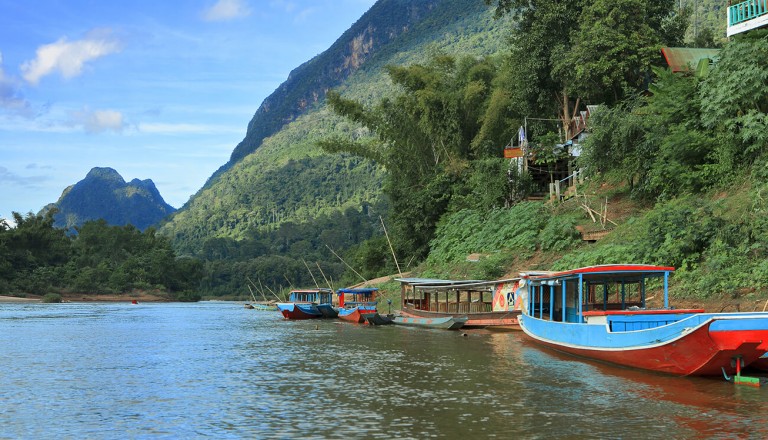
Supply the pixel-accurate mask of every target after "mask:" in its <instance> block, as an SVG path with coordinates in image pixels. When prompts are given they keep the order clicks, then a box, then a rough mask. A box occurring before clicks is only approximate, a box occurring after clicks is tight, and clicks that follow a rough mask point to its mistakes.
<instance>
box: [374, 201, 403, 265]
mask: <svg viewBox="0 0 768 440" xmlns="http://www.w3.org/2000/svg"><path fill="white" fill-rule="evenodd" d="M379 220H380V221H381V227H382V228H384V236H385V237H387V243H388V244H389V250H390V251H392V258H393V259H394V260H395V266H397V274H398V275H399V276H400V278H402V277H403V272H402V271H401V270H400V263H398V262H397V257H396V256H395V249H394V248H393V247H392V242H391V241H389V234H388V233H387V227H386V226H384V219H383V218H381V216H379Z"/></svg>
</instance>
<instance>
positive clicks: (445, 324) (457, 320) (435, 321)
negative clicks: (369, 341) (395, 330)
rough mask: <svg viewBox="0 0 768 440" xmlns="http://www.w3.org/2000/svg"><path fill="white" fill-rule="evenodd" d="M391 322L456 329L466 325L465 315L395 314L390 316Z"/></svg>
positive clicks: (412, 325)
mask: <svg viewBox="0 0 768 440" xmlns="http://www.w3.org/2000/svg"><path fill="white" fill-rule="evenodd" d="M392 323H393V324H397V325H407V326H411V327H427V328H436V329H444V330H458V329H460V328H462V327H464V325H466V323H467V317H466V316H464V317H455V316H445V317H442V318H409V317H405V316H395V317H394V318H392Z"/></svg>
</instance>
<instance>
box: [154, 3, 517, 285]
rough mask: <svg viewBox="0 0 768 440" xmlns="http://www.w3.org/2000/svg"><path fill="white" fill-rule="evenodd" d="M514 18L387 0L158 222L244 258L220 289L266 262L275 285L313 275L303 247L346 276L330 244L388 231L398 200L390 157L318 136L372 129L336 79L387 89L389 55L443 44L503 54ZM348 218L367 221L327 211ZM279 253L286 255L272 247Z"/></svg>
mask: <svg viewBox="0 0 768 440" xmlns="http://www.w3.org/2000/svg"><path fill="white" fill-rule="evenodd" d="M509 23H510V20H508V19H502V20H494V18H493V10H492V9H491V8H488V7H487V6H486V5H485V4H484V3H483V2H482V1H481V0H478V1H465V0H435V1H412V0H411V1H406V0H382V1H379V2H377V3H376V4H375V5H374V6H373V7H372V8H371V9H370V10H369V11H368V12H367V13H366V14H364V15H363V17H361V18H360V20H358V22H357V23H355V25H353V26H352V28H350V30H348V31H347V32H345V33H344V34H343V35H342V36H341V37H340V38H339V40H338V41H337V42H336V43H334V45H332V46H331V48H329V49H328V50H327V51H325V52H323V53H322V54H320V55H318V56H317V57H315V58H313V59H312V60H310V61H309V62H307V63H305V64H303V65H302V66H300V67H299V68H297V69H295V70H294V71H293V72H292V73H291V75H290V77H289V78H288V80H287V81H286V82H285V83H284V84H283V85H281V86H280V87H279V88H278V89H277V90H276V91H275V92H274V93H273V94H272V95H271V96H270V97H269V98H267V99H266V100H265V101H264V103H263V104H262V105H261V107H259V110H258V111H257V113H256V114H255V115H254V118H253V120H252V121H251V122H250V123H249V125H248V131H247V133H246V136H245V139H244V140H243V142H241V143H240V145H238V146H237V148H236V149H235V151H234V152H233V155H232V160H230V162H229V163H228V164H226V166H224V167H222V169H221V170H219V171H218V172H217V173H216V174H214V176H212V177H211V178H210V179H209V181H208V182H207V183H206V185H205V186H204V187H203V188H202V189H201V190H200V191H199V192H198V193H197V194H195V195H194V196H193V197H192V198H191V199H190V200H189V202H187V204H185V206H184V207H182V208H181V209H180V210H179V211H178V212H177V213H176V214H175V215H174V216H173V217H172V219H171V220H170V221H168V222H167V223H165V224H163V225H162V226H161V229H160V232H161V233H163V234H165V235H167V236H169V237H171V238H172V240H173V242H174V245H175V247H176V248H177V249H178V250H179V251H180V252H182V253H185V254H190V255H204V254H206V255H211V254H216V255H224V257H223V258H225V259H229V260H230V261H238V262H239V263H238V264H239V265H240V266H238V267H237V268H236V269H235V268H234V266H231V265H230V266H228V268H227V269H223V268H222V266H227V265H225V264H222V263H216V264H215V265H214V264H211V265H210V266H209V267H214V266H216V267H217V269H215V270H214V271H213V273H212V274H211V276H212V277H213V278H215V279H216V280H218V281H212V284H216V285H218V286H220V288H221V291H225V290H228V291H230V292H231V291H233V290H245V275H246V274H251V275H252V276H253V277H255V275H254V274H257V273H258V274H260V275H259V276H261V277H263V278H265V279H266V278H268V279H269V282H270V283H272V285H278V284H283V285H285V284H286V283H287V281H286V278H289V279H290V280H291V282H293V283H296V284H304V285H307V284H308V283H309V284H311V283H312V282H313V281H312V279H311V277H310V275H309V273H308V271H307V270H306V268H305V266H304V264H303V263H302V261H301V259H302V258H304V259H305V260H306V261H308V262H310V263H311V262H312V261H318V260H320V261H321V262H323V264H324V265H325V267H323V270H324V271H326V272H327V274H329V277H333V278H336V279H338V277H339V276H340V274H341V272H343V271H344V270H345V267H344V265H343V264H342V263H341V262H339V261H338V260H337V259H335V257H333V255H332V254H331V253H330V252H329V250H328V249H327V247H326V246H329V247H332V248H334V249H335V250H338V251H339V252H344V251H346V250H348V249H349V248H350V247H352V246H355V245H357V244H359V243H361V242H362V241H364V240H366V239H368V238H371V237H373V236H380V235H381V234H382V228H381V221H380V220H379V217H380V216H383V217H384V218H386V212H387V206H388V204H387V202H386V200H384V199H383V198H382V192H381V187H382V178H383V173H384V170H383V168H382V166H381V165H380V164H377V163H375V162H374V161H371V160H367V159H363V158H359V157H355V156H352V155H349V154H343V153H335V154H329V153H327V152H325V151H323V150H322V149H321V148H319V147H318V146H317V141H318V140H320V139H324V138H326V137H328V136H332V135H337V134H345V135H351V136H355V137H358V138H365V137H368V136H370V134H369V133H368V131H367V130H365V129H361V128H360V127H359V126H358V125H357V124H355V123H352V122H349V121H346V120H345V119H343V118H342V117H340V116H338V115H335V114H334V113H333V112H331V111H330V110H329V109H328V108H327V107H326V106H325V95H326V93H327V92H328V91H329V90H330V89H331V88H334V87H335V88H339V89H343V90H345V93H347V94H349V95H350V96H356V97H360V99H366V100H369V101H370V100H373V99H377V98H379V97H382V96H386V95H387V94H391V93H392V91H393V90H394V89H395V86H394V85H393V84H392V82H391V81H390V80H389V78H388V76H387V74H386V71H385V70H384V67H385V66H387V65H397V64H409V63H414V62H425V61H426V60H428V59H429V57H430V56H431V55H432V54H436V53H446V54H464V55H468V56H483V55H487V54H492V53H496V52H498V51H500V50H501V49H502V48H503V47H505V44H506V43H505V39H506V35H507V32H508V25H509ZM342 217H343V218H346V219H350V221H352V223H351V224H355V225H358V226H356V227H357V228H359V230H355V231H349V230H347V229H345V228H347V225H349V224H350V223H349V222H337V223H334V222H329V221H328V219H332V218H342ZM352 217H354V219H353V218H352ZM319 225H323V227H324V228H325V234H324V237H323V239H321V238H320V237H318V235H317V234H315V235H314V236H296V235H295V234H297V231H298V230H304V229H306V230H307V231H309V230H317V227H318V226H319ZM278 237H280V238H278ZM329 237H335V239H330V238H329ZM299 242H302V243H303V244H302V245H300V246H298V245H297V246H293V247H292V245H295V244H297V243H299ZM256 243H258V245H256ZM242 249H249V250H250V251H249V252H248V253H244V252H243V251H242ZM291 249H292V250H291ZM299 249H303V251H299ZM276 255H281V256H283V257H286V258H287V260H281V259H278V258H271V259H270V258H267V256H276ZM260 258H263V259H264V262H260V261H261V260H259V259H260ZM266 261H268V264H270V265H272V266H270V268H269V269H267V268H265V267H264V264H267V263H265V262H266ZM280 261H282V262H281V263H279V267H274V265H275V264H277V263H278V262H280ZM222 271H224V272H226V273H222ZM286 275H288V276H286ZM222 283H223V284H222ZM221 286H229V287H221Z"/></svg>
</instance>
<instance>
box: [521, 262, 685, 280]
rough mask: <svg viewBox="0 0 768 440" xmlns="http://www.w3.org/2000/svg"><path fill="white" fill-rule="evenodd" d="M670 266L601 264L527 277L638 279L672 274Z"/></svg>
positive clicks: (543, 278)
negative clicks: (579, 276) (667, 273)
mask: <svg viewBox="0 0 768 440" xmlns="http://www.w3.org/2000/svg"><path fill="white" fill-rule="evenodd" d="M674 271H675V268H674V267H671V266H654V265H650V264H603V265H599V266H588V267H582V268H579V269H572V270H566V271H560V272H551V273H548V274H544V275H529V276H528V278H529V279H531V280H535V281H538V280H551V279H555V278H571V277H575V276H578V275H581V276H582V277H583V278H584V279H587V280H589V279H596V278H599V279H628V278H631V279H635V278H636V279H640V278H641V277H643V276H648V275H650V276H661V275H663V274H664V273H665V272H674Z"/></svg>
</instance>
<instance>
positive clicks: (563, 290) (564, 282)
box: [560, 280, 568, 322]
mask: <svg viewBox="0 0 768 440" xmlns="http://www.w3.org/2000/svg"><path fill="white" fill-rule="evenodd" d="M565 284H566V281H565V280H563V281H562V283H561V284H560V292H561V293H562V295H563V304H562V306H561V307H562V309H563V322H565V310H566V309H567V308H568V307H566V305H565Z"/></svg>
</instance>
